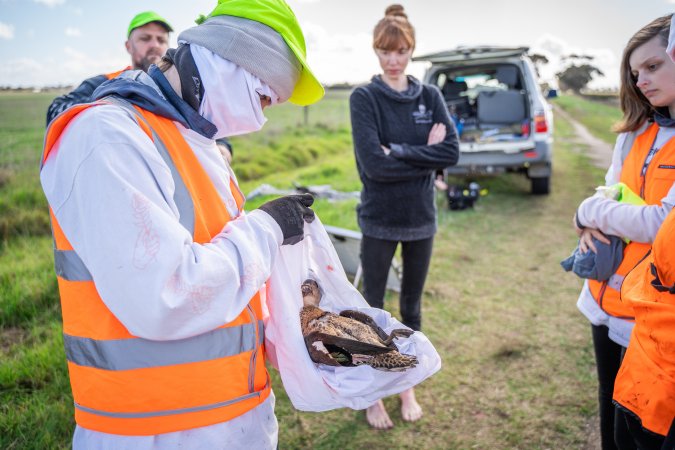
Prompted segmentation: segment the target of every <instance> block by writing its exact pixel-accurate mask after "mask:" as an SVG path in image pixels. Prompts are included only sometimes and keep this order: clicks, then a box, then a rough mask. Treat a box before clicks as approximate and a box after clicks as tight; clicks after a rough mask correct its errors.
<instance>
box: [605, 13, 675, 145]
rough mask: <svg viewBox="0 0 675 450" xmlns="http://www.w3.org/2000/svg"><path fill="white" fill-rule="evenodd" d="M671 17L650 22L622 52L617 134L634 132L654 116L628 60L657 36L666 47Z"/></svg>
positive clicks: (652, 108)
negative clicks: (619, 116) (620, 116)
mask: <svg viewBox="0 0 675 450" xmlns="http://www.w3.org/2000/svg"><path fill="white" fill-rule="evenodd" d="M672 16H673V15H672V14H669V15H667V16H663V17H659V18H658V19H655V20H653V21H652V22H650V23H649V24H648V25H646V26H645V27H643V28H642V29H641V30H640V31H638V32H637V33H635V34H634V35H633V37H631V38H630V40H629V41H628V44H627V45H626V48H625V49H624V50H623V58H622V59H621V89H620V90H619V99H620V100H621V110H622V111H623V119H621V121H620V122H619V123H617V124H616V125H615V126H614V131H616V132H617V133H625V132H627V131H635V130H637V129H638V128H640V126H641V125H642V124H643V123H644V122H646V121H647V120H649V119H651V118H652V117H653V116H654V107H653V106H652V105H651V103H649V100H647V97H645V96H644V95H643V94H642V92H640V89H638V87H637V84H636V82H637V80H636V79H635V77H634V76H633V74H632V72H631V68H630V61H629V60H630V57H631V55H632V54H633V52H634V51H635V49H636V48H638V47H640V46H641V45H643V44H645V43H646V42H648V41H650V40H652V39H654V38H655V37H657V36H658V37H659V38H660V41H661V43H662V44H663V47H664V48H665V47H666V46H667V45H668V34H669V33H670V19H671V17H672ZM673 82H675V80H673Z"/></svg>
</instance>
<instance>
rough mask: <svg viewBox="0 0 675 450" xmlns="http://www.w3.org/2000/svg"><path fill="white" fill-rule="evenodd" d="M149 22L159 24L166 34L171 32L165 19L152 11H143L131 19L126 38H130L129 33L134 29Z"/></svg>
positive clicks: (171, 29)
mask: <svg viewBox="0 0 675 450" xmlns="http://www.w3.org/2000/svg"><path fill="white" fill-rule="evenodd" d="M150 22H159V23H161V24H162V25H164V27H165V28H166V31H168V32H171V31H173V28H171V25H169V22H167V21H166V19H164V18H163V17H162V16H160V15H159V14H157V13H156V12H154V11H145V12H142V13H140V14H136V15H135V16H134V18H133V19H131V23H130V24H129V29H128V30H127V38H129V36H131V32H132V31H134V30H135V29H136V28H138V27H142V26H143V25H147V24H149V23H150Z"/></svg>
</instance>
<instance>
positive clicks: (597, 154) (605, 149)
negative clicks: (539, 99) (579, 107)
mask: <svg viewBox="0 0 675 450" xmlns="http://www.w3.org/2000/svg"><path fill="white" fill-rule="evenodd" d="M553 109H554V110H555V114H556V115H560V116H562V117H564V118H565V120H567V121H569V122H570V123H571V124H572V126H573V127H574V132H575V133H576V135H577V137H576V140H577V141H578V143H579V144H582V145H583V147H585V148H582V149H579V150H580V151H583V150H585V149H586V148H587V151H588V156H589V157H590V158H591V160H592V161H593V163H594V164H595V165H596V166H598V167H600V168H601V169H605V170H606V169H607V168H609V165H610V163H611V162H612V150H613V149H612V146H611V145H609V144H608V143H606V142H605V141H603V140H600V139H598V138H597V137H595V136H593V135H592V134H591V132H590V131H588V129H586V127H585V126H583V125H582V124H581V123H579V122H577V121H576V120H575V119H574V118H573V117H572V116H570V115H569V114H568V113H567V112H565V110H563V109H562V108H560V107H559V106H558V105H555V104H554V105H553Z"/></svg>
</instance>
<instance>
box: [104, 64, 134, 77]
mask: <svg viewBox="0 0 675 450" xmlns="http://www.w3.org/2000/svg"><path fill="white" fill-rule="evenodd" d="M127 70H131V66H127V67H126V68H124V69H122V70H118V71H117V72H110V73H106V74H105V77H106V78H107V79H109V80H112V79H113V78H115V77H117V76H118V75H119V74H121V73H122V72H126V71H127Z"/></svg>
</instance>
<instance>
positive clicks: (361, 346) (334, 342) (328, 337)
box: [305, 331, 391, 355]
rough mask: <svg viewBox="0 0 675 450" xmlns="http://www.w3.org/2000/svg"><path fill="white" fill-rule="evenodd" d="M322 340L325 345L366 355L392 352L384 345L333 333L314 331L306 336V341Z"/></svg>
mask: <svg viewBox="0 0 675 450" xmlns="http://www.w3.org/2000/svg"><path fill="white" fill-rule="evenodd" d="M308 340H311V342H315V341H321V342H323V344H324V345H325V346H335V347H339V348H341V349H344V350H345V351H346V352H348V353H360V354H364V355H376V354H379V353H387V352H390V351H391V349H390V348H389V347H386V346H384V345H374V344H369V343H367V342H361V341H358V340H356V339H350V338H343V337H338V336H335V335H332V334H327V333H323V332H321V331H314V332H312V333H310V334H309V335H308V336H307V337H305V342H308Z"/></svg>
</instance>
